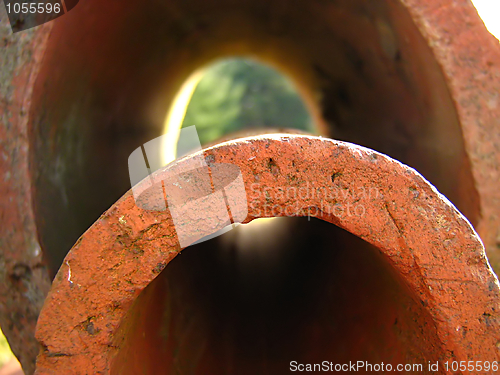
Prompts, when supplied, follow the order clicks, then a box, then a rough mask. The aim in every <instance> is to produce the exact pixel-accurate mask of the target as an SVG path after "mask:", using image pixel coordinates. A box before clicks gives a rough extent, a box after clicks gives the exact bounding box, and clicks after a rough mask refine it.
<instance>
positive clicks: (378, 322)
mask: <svg viewBox="0 0 500 375" xmlns="http://www.w3.org/2000/svg"><path fill="white" fill-rule="evenodd" d="M117 337H118V339H117V342H116V345H117V347H118V348H119V349H118V351H117V354H116V357H115V358H114V360H113V361H112V363H113V365H112V372H111V373H112V374H137V373H143V374H177V373H179V374H287V373H290V370H293V369H294V366H296V365H297V366H298V364H307V363H310V364H314V363H316V364H323V366H331V365H333V366H335V365H336V364H340V365H342V364H349V362H356V363H358V361H363V362H364V364H363V366H364V367H358V368H357V369H358V372H361V373H363V372H371V371H366V370H367V368H366V366H368V365H369V364H372V365H374V364H381V363H382V362H383V363H384V364H385V366H387V365H388V364H389V365H391V366H393V369H396V366H397V365H398V364H411V365H419V364H422V365H423V367H422V368H418V367H414V368H413V369H412V370H414V371H413V372H415V373H426V371H428V368H427V366H428V361H431V363H432V361H434V362H433V363H435V362H436V361H437V360H438V359H439V358H440V357H441V355H442V354H443V353H442V349H441V344H440V340H439V339H438V336H437V333H436V328H435V325H434V323H433V321H432V319H431V317H430V315H429V313H428V311H427V310H426V309H425V307H424V306H423V304H422V303H421V301H420V300H419V299H418V298H417V297H416V296H415V294H414V293H413V292H412V291H411V290H410V289H409V288H408V287H407V285H406V284H405V283H404V282H403V280H402V279H401V276H400V275H398V274H397V273H396V272H395V270H394V268H393V267H392V266H391V265H390V264H389V262H388V261H387V260H386V259H385V258H384V256H383V255H382V253H381V252H380V251H379V250H378V249H377V248H375V247H373V246H372V245H370V244H368V243H367V242H365V241H363V240H361V239H359V238H358V237H355V236H354V235H352V234H350V233H348V232H346V231H344V230H342V229H340V228H338V227H336V226H335V225H333V224H330V223H327V222H324V221H321V220H317V219H311V220H310V221H308V219H307V218H278V219H272V220H269V219H265V220H263V219H258V220H256V221H254V222H252V223H250V224H249V225H242V226H239V227H238V228H236V229H235V230H233V231H230V232H228V233H226V234H225V235H223V236H221V237H217V238H214V239H212V240H210V241H207V242H203V243H201V244H198V245H195V246H192V247H189V248H187V249H185V250H184V251H183V252H182V253H181V254H180V255H178V256H177V257H176V258H175V259H174V260H173V261H172V262H171V263H170V264H169V265H168V266H167V267H166V269H165V270H164V271H163V272H162V273H161V274H160V275H159V276H158V277H157V278H156V279H155V280H154V281H153V282H152V283H151V284H150V285H149V286H148V287H147V288H146V289H145V290H144V291H143V292H142V294H141V295H140V296H139V298H138V299H137V300H136V302H135V303H134V306H133V308H132V309H131V310H130V311H129V313H128V315H127V318H126V320H125V322H124V323H123V325H122V327H121V331H120V334H119V335H117ZM324 361H326V362H324ZM360 363H361V362H359V364H360ZM323 370H324V368H323ZM368 370H370V368H369V367H368ZM407 372H410V373H411V372H412V371H407ZM433 373H435V372H433Z"/></svg>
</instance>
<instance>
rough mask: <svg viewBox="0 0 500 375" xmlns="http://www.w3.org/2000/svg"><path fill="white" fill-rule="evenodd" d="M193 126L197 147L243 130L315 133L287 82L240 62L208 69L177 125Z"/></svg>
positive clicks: (269, 70) (270, 70) (273, 72)
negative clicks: (181, 120) (292, 130)
mask: <svg viewBox="0 0 500 375" xmlns="http://www.w3.org/2000/svg"><path fill="white" fill-rule="evenodd" d="M191 125H196V130H197V131H198V135H199V137H200V141H201V143H202V144H204V143H208V142H212V141H214V140H217V139H218V138H220V137H221V136H223V135H225V134H229V133H232V132H236V131H239V130H242V129H258V128H271V127H278V128H292V129H299V130H303V131H307V132H310V133H315V129H314V125H313V121H312V119H311V116H310V115H309V112H308V110H307V108H306V106H305V104H304V103H303V101H302V99H301V98H300V95H299V94H298V92H297V90H296V89H295V87H294V85H293V84H292V82H291V81H290V80H289V79H287V78H286V77H285V76H283V75H282V74H280V73H279V72H278V71H276V70H275V69H273V68H271V67H269V66H266V65H263V64H260V63H258V62H256V61H253V60H249V59H242V58H233V59H226V60H220V61H218V62H216V63H214V64H213V65H211V66H209V67H208V68H207V69H206V71H205V72H204V75H203V77H202V78H201V80H200V82H199V83H198V85H197V86H196V89H195V91H194V93H193V96H192V98H191V101H190V102H189V105H188V107H187V110H186V116H185V117H184V121H183V124H182V126H183V127H186V126H191Z"/></svg>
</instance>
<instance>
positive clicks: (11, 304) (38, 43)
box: [0, 6, 50, 374]
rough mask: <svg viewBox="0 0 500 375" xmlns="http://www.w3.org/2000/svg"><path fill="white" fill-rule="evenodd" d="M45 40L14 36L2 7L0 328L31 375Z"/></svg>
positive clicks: (44, 276) (43, 276)
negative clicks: (39, 91)
mask: <svg viewBox="0 0 500 375" xmlns="http://www.w3.org/2000/svg"><path fill="white" fill-rule="evenodd" d="M47 37H48V29H47V28H39V29H38V30H37V31H36V32H35V31H34V30H30V31H27V32H25V33H19V34H16V35H13V34H12V32H11V31H10V26H9V23H8V20H7V16H6V13H5V8H4V7H3V6H0V43H1V49H0V325H1V327H2V331H3V332H4V334H5V336H6V337H7V338H8V341H9V344H10V346H11V348H12V350H13V352H14V354H15V355H16V356H17V358H18V359H19V361H20V362H21V364H22V366H23V368H24V370H25V372H26V373H27V374H31V373H33V371H34V369H35V363H34V358H35V356H36V353H37V352H38V350H39V347H38V344H37V343H36V341H35V340H34V337H33V333H34V330H35V324H36V320H37V318H38V313H39V312H40V309H41V307H42V304H43V301H44V299H45V296H46V294H47V292H48V290H49V288H50V278H49V275H48V272H47V267H46V266H45V265H44V264H43V263H42V251H41V248H40V244H39V242H38V238H37V231H36V224H35V220H34V213H33V208H32V204H31V202H32V195H31V189H32V186H33V185H32V181H31V178H30V176H29V173H28V152H29V135H28V113H29V109H30V105H31V88H32V85H33V82H34V80H35V79H36V75H37V67H38V65H39V62H40V59H41V58H42V55H43V52H44V41H45V40H46V38H47Z"/></svg>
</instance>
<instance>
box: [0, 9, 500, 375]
mask: <svg viewBox="0 0 500 375" xmlns="http://www.w3.org/2000/svg"><path fill="white" fill-rule="evenodd" d="M211 4H212V5H210V6H207V4H206V2H202V1H197V0H193V1H189V2H188V3H186V2H185V1H174V0H172V1H166V2H165V1H163V2H156V1H151V2H148V6H144V5H143V3H139V2H133V1H123V0H120V1H118V0H109V1H106V2H102V1H99V0H85V1H81V2H80V3H79V4H78V5H77V6H76V7H75V8H74V9H73V10H72V11H71V12H69V13H68V14H67V15H65V16H63V17H60V18H58V19H57V20H55V21H54V22H51V23H47V24H44V25H42V26H40V27H38V28H36V29H30V30H27V31H26V32H21V33H17V34H14V35H13V34H12V33H11V31H10V28H9V25H8V23H7V17H6V15H5V12H4V8H3V7H1V6H0V12H1V13H0V18H1V22H0V35H1V40H2V41H3V46H2V48H1V49H0V70H1V72H2V77H1V84H0V98H1V100H0V116H1V117H0V125H1V128H0V137H1V140H2V142H0V155H1V157H0V176H3V177H2V183H1V185H0V189H1V191H0V249H1V250H0V251H1V253H2V257H3V258H2V259H4V262H2V263H0V302H1V303H0V325H1V326H2V330H3V331H4V333H5V335H6V336H7V338H8V340H9V342H10V344H11V347H12V349H13V350H14V352H15V353H16V355H17V357H18V358H19V359H20V361H21V363H22V364H23V367H24V369H25V371H26V372H27V373H32V372H33V370H34V360H35V354H36V352H37V351H38V346H37V343H36V340H34V337H33V334H34V327H35V324H36V319H37V317H38V313H39V310H40V308H41V305H42V303H43V300H44V297H45V295H46V293H47V291H48V289H49V287H50V282H51V281H52V277H53V275H55V273H56V272H57V270H58V268H59V267H60V265H61V264H62V263H61V262H62V260H63V258H64V256H65V255H66V253H67V252H68V250H69V249H70V248H71V246H72V245H73V244H74V243H75V241H76V240H77V239H78V237H79V236H80V235H81V234H82V233H83V232H84V231H85V230H86V229H87V228H88V227H89V226H90V225H91V224H92V223H93V222H95V221H96V220H97V218H98V217H99V215H100V214H101V213H102V212H103V211H105V210H106V209H108V208H109V207H110V205H111V204H112V203H113V202H115V201H116V199H118V197H119V196H121V195H122V194H123V193H124V192H125V191H126V190H127V189H128V188H129V186H128V183H129V182H128V171H127V167H126V162H125V160H126V159H127V157H128V155H129V154H130V152H132V151H133V150H134V149H135V148H137V147H138V146H139V145H140V144H143V143H144V142H146V141H149V140H151V139H152V138H154V137H156V136H158V135H160V133H161V131H162V125H163V120H164V117H165V114H166V111H167V108H168V105H169V103H170V101H171V100H172V98H173V96H174V95H175V93H176V92H177V90H178V88H179V87H180V86H181V85H182V83H183V81H184V80H185V79H186V78H187V77H188V76H189V75H190V74H191V73H192V72H193V71H194V70H196V69H197V68H199V67H200V66H201V65H203V64H206V63H209V62H211V61H213V60H214V59H217V58H220V57H227V56H233V55H245V56H252V57H256V58H258V59H261V60H263V61H264V62H267V63H270V64H272V65H275V66H277V67H278V68H280V69H281V70H282V71H283V72H285V73H287V74H289V75H290V76H291V77H292V78H293V79H294V80H295V81H296V82H297V84H298V85H299V87H300V88H301V90H302V93H303V95H304V98H305V100H306V101H307V102H308V104H309V106H310V109H311V112H312V113H313V115H314V117H315V119H316V121H317V123H318V125H319V126H322V129H323V132H324V134H325V135H327V136H329V137H330V138H335V139H342V140H345V141H350V142H354V143H357V144H361V145H364V146H367V147H370V148H372V149H375V150H377V151H380V152H383V153H385V154H387V155H389V156H391V157H393V158H395V159H397V160H400V161H401V162H403V163H405V164H407V165H410V166H412V167H414V168H416V169H417V170H418V171H419V172H420V173H422V174H423V175H424V176H425V177H426V178H427V179H428V180H429V181H430V182H431V183H432V184H433V185H435V186H436V187H437V188H438V189H439V190H440V191H441V192H442V193H443V194H444V195H446V196H447V197H448V198H449V199H450V200H451V201H452V202H453V203H454V204H455V205H456V206H457V207H458V209H459V210H460V211H461V212H463V213H464V215H465V216H466V217H467V218H468V219H469V221H470V222H471V223H472V224H473V225H474V227H475V228H476V230H477V231H478V233H479V234H480V236H481V238H482V239H483V241H484V243H485V246H486V248H487V252H488V256H489V258H490V262H491V264H492V266H493V267H494V268H496V269H497V270H498V269H500V266H499V265H500V261H499V259H500V256H499V252H498V244H497V242H498V238H500V233H499V228H500V216H499V215H498V212H500V195H499V194H500V192H499V190H498V188H497V185H498V166H499V165H500V163H499V153H498V152H497V150H498V145H499V144H500V139H499V137H500V133H499V132H498V131H497V129H498V124H499V123H498V121H499V120H498V119H499V118H500V105H498V92H500V78H499V77H500V72H499V70H500V47H499V44H498V41H497V40H496V39H495V38H494V37H492V36H491V35H490V34H489V33H488V32H487V31H486V29H485V28H484V25H483V24H482V22H481V20H480V19H479V17H478V15H477V13H476V11H475V9H474V8H473V6H472V5H471V3H470V2H469V1H468V0H459V1H456V0H401V1H396V0H394V1H392V0H387V1H362V0H353V1H339V2H334V3H332V2H317V1H302V2H297V3H294V4H293V6H292V5H287V6H284V5H283V4H281V3H280V2H279V1H272V2H269V1H259V0H252V1H246V0H244V1H234V2H228V1H223V2H220V3H219V2H218V1H216V0H214V1H213V2H212V3H211ZM42 258H43V259H42Z"/></svg>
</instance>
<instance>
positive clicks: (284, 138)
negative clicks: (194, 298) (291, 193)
mask: <svg viewBox="0 0 500 375" xmlns="http://www.w3.org/2000/svg"><path fill="white" fill-rule="evenodd" d="M195 156H196V155H195ZM204 157H205V159H206V160H208V161H210V162H213V163H230V164H234V165H236V166H238V167H239V168H240V170H241V172H242V175H243V180H244V183H245V187H246V190H247V196H248V197H250V196H252V195H253V196H255V192H256V189H257V190H258V189H261V191H260V192H261V194H260V195H259V197H261V198H260V199H259V200H257V201H255V200H253V201H252V202H253V204H249V206H248V210H249V215H248V218H247V220H246V221H247V222H248V221H250V220H252V219H255V218H258V217H261V216H262V215H263V211H262V208H263V207H264V205H269V206H271V207H274V209H275V210H276V211H275V212H288V213H290V212H293V210H292V211H290V207H295V206H296V205H297V204H298V206H299V207H302V208H303V209H304V210H303V212H302V213H299V214H301V215H307V213H310V214H312V215H314V214H317V217H318V218H321V219H322V220H325V221H328V222H330V223H333V224H336V225H338V226H340V227H341V228H344V229H346V230H347V231H349V232H351V233H353V234H354V235H356V236H358V237H359V238H361V239H363V240H364V241H366V242H368V243H370V244H372V245H374V246H375V247H376V248H377V249H378V250H379V251H380V252H381V253H382V255H383V258H384V259H385V260H386V261H387V262H388V264H389V265H390V268H392V269H393V270H394V271H395V272H396V273H397V274H398V275H399V276H400V277H401V279H402V280H403V283H404V284H405V285H406V286H407V288H408V290H409V293H410V294H412V295H414V296H415V298H416V300H417V301H419V302H420V304H421V305H422V306H423V311H422V312H420V313H419V314H417V315H415V316H414V317H413V320H414V321H415V322H416V324H417V325H418V324H421V326H420V330H419V332H420V333H416V334H415V337H413V339H412V340H410V341H408V342H406V345H407V346H408V347H409V348H411V347H412V345H413V342H417V341H419V339H420V337H421V338H423V340H424V341H423V342H425V343H426V344H425V345H424V347H422V348H419V351H418V353H426V358H424V359H427V360H440V361H444V360H457V361H462V360H463V361H466V360H469V359H470V358H474V360H477V361H479V360H482V361H498V360H499V359H500V352H499V349H498V344H499V342H500V333H499V332H500V330H499V328H500V327H499V323H500V320H499V319H500V299H499V297H500V289H499V284H498V280H497V278H496V277H495V275H494V273H493V272H492V270H491V268H490V266H489V264H488V262H487V260H486V256H485V252H484V248H483V245H482V243H481V241H480V240H479V238H478V236H477V234H476V233H475V231H474V229H473V228H472V226H471V225H470V224H469V222H468V221H467V220H466V219H465V218H464V217H463V216H462V215H461V214H460V213H459V212H458V211H457V210H456V208H455V207H454V206H453V205H452V204H450V202H449V201H448V200H447V199H446V198H445V197H444V196H442V195H441V194H439V193H438V192H437V191H436V190H435V188H433V187H432V185H430V184H429V183H428V182H427V181H426V180H425V179H423V178H422V177H421V175H419V174H418V173H417V172H416V171H415V170H413V169H411V168H409V167H407V166H404V165H402V164H401V163H399V162H397V161H395V160H393V159H390V158H389V157H387V156H385V155H383V154H380V153H377V152H375V151H372V150H369V149H366V148H362V147H360V146H355V145H352V144H348V143H343V142H337V141H332V140H327V139H322V138H317V137H308V136H293V135H273V136H261V137H255V138H244V139H240V140H237V141H234V142H228V143H224V144H221V145H217V146H215V147H213V148H210V149H207V150H205V151H204ZM192 159H193V156H191V157H189V158H185V159H182V160H180V161H179V162H176V163H174V164H172V165H170V166H168V167H167V168H165V169H163V170H160V171H158V172H157V173H156V174H155V177H157V178H160V179H162V180H165V181H167V182H168V181H170V180H171V179H172V178H173V177H174V176H176V175H178V174H179V173H184V172H189V170H190V169H192V163H191V160H192ZM148 182H149V180H144V181H143V182H142V184H145V183H148ZM167 182H166V183H165V186H167V188H168V186H169V184H168V183H167ZM256 182H258V184H257V185H256ZM252 184H253V185H252ZM332 186H333V187H335V188H336V189H342V190H346V191H351V190H353V189H357V188H359V187H363V188H364V189H366V191H370V190H373V189H376V190H377V191H379V192H380V194H378V195H377V196H372V197H371V198H366V199H365V200H364V201H363V205H364V209H365V212H364V213H365V214H364V215H346V214H343V215H339V214H338V211H336V210H331V213H329V212H328V211H329V209H327V208H326V207H330V206H331V207H333V206H336V205H338V204H341V203H342V200H338V199H333V198H332V199H330V198H327V199H324V197H319V196H318V195H317V194H316V195H315V194H308V195H305V196H304V197H303V198H302V197H301V196H300V195H299V196H298V197H297V199H290V197H287V196H283V195H279V194H277V192H278V191H279V190H280V189H281V190H283V189H285V190H287V189H290V188H291V187H294V188H296V189H297V190H300V189H301V188H305V187H307V189H308V191H309V192H310V191H312V190H317V191H319V190H321V188H325V187H326V188H328V187H332ZM266 191H267V193H266ZM179 193H182V192H180V191H179ZM228 194H229V195H231V192H228ZM145 195H146V197H145V199H150V200H151V202H150V203H151V204H152V205H154V202H155V200H160V201H161V200H163V197H155V195H154V194H153V195H147V194H145ZM321 209H322V210H323V211H321ZM185 214H186V215H189V214H191V213H190V212H186V213H185ZM268 216H271V215H269V214H268ZM217 229H221V228H220V227H217V225H214V228H213V230H214V231H215V230H217ZM196 233H197V228H193V234H196ZM203 235H204V233H201V234H200V233H199V234H198V235H197V236H196V235H194V237H193V240H195V239H196V237H198V238H201V236H203ZM180 251H181V249H180V247H179V244H178V241H177V237H176V232H175V229H174V226H173V222H172V219H171V216H170V214H169V212H168V211H163V212H161V211H160V212H158V211H146V210H143V209H140V208H138V207H137V206H136V204H135V202H134V198H133V196H132V194H131V192H128V193H127V194H125V195H124V196H123V197H122V198H121V199H120V200H119V201H118V202H117V203H116V204H114V205H113V206H112V207H111V208H110V209H109V210H108V211H107V212H106V213H105V214H103V215H102V216H101V218H99V220H98V221H97V222H96V223H95V224H94V225H93V226H92V227H91V228H90V229H89V230H88V231H87V232H85V234H84V235H83V236H82V237H81V238H80V239H79V240H78V241H77V243H76V244H75V246H74V247H73V249H72V250H71V251H70V253H69V254H68V256H67V257H66V258H65V260H64V263H63V265H62V267H61V269H60V270H59V272H58V274H57V276H56V278H55V279H54V283H53V286H52V289H51V291H50V293H49V295H48V297H47V299H46V302H45V305H44V308H43V310H42V312H41V314H40V319H39V322H38V326H37V334H36V336H37V338H38V340H39V341H40V343H41V344H42V346H43V350H42V351H41V352H40V356H39V358H38V362H37V372H36V373H37V374H40V375H41V374H53V373H61V374H62V373H65V374H89V373H92V374H97V373H101V374H125V373H129V371H130V373H133V371H134V370H132V369H134V368H136V369H139V368H141V366H144V367H143V368H147V366H148V365H150V364H148V356H147V353H146V352H145V353H144V357H142V358H141V357H140V356H135V357H134V356H133V352H130V350H132V349H131V348H133V343H134V341H133V342H130V341H127V335H128V334H130V333H131V332H133V330H134V328H133V327H134V324H132V323H131V321H130V319H132V322H133V321H135V322H136V323H135V324H140V323H138V322H141V321H142V322H143V323H142V324H146V325H147V321H148V318H147V316H149V315H146V316H144V314H139V313H138V311H140V310H137V308H139V309H140V307H141V306H138V307H137V306H135V304H134V302H135V301H136V300H137V298H138V296H139V294H140V293H141V291H143V290H144V289H145V288H146V287H147V286H148V284H150V283H151V282H152V281H153V279H155V278H156V277H157V276H158V274H159V273H160V272H161V271H162V270H163V269H164V268H165V267H166V266H167V269H168V263H169V262H170V261H172V259H173V258H174V257H175V256H176V255H178V254H179V252H180ZM185 251H186V252H189V251H192V250H191V249H187V250H185ZM174 281H175V280H174ZM163 295H165V294H163ZM360 298H362V297H361V296H360ZM148 300H149V301H150V302H148V304H151V303H152V304H160V303H161V300H157V299H154V298H153V299H151V297H150V298H149V299H148ZM142 301H143V302H144V300H142ZM381 308H382V307H381ZM131 311H132V312H134V314H138V315H134V314H132V315H131ZM373 313H375V312H373ZM427 314H428V316H429V317H430V318H429V319H430V320H429V321H427V320H425V316H427ZM141 316H142V317H141ZM136 318H137V319H139V320H137V319H136ZM144 319H146V320H144ZM150 319H153V320H154V318H153V317H152V316H150ZM125 322H128V323H125ZM145 337H147V336H145ZM137 339H139V337H138V338H137ZM143 340H144V339H143ZM145 340H147V339H145ZM191 344H192V343H191ZM131 345H132V346H131ZM141 345H142V344H141ZM360 345H366V344H360ZM393 349H395V348H393ZM137 350H138V351H139V352H140V349H137ZM166 350H167V351H166V353H165V356H163V357H160V358H156V360H157V361H159V362H160V363H158V364H157V366H163V367H158V368H164V369H166V368H168V366H169V365H171V363H169V361H171V360H172V359H169V358H172V356H174V357H175V355H176V354H175V353H176V350H179V348H177V349H176V348H175V347H171V346H169V347H167V349H166ZM127 353H128V354H129V355H132V357H130V356H128V355H127ZM191 354H193V353H191ZM198 354H199V353H198ZM193 355H194V354H193ZM418 355H421V354H417V352H416V353H415V354H414V356H415V357H414V358H417V356H418ZM406 359H411V358H408V357H407V358H406ZM135 360H137V361H139V362H135ZM212 360H215V361H216V362H215V363H216V364H217V359H212ZM271 365H272V364H271ZM137 366H139V367H137ZM200 366H201V365H200ZM204 366H206V363H205V365H204ZM195 370H197V371H199V370H200V369H198V368H195ZM283 370H286V371H288V368H286V369H283ZM440 372H442V373H444V370H443V369H442V368H441V370H440ZM146 373H155V372H153V371H152V370H151V371H150V372H149V371H147V372H146ZM197 373H208V372H203V371H200V372H197Z"/></svg>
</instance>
